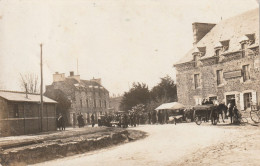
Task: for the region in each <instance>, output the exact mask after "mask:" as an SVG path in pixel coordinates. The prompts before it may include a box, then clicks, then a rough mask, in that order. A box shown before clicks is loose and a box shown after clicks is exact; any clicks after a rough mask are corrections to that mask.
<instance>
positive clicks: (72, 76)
mask: <svg viewBox="0 0 260 166" xmlns="http://www.w3.org/2000/svg"><path fill="white" fill-rule="evenodd" d="M69 78H74V79H75V80H77V81H78V82H80V75H74V71H70V76H69Z"/></svg>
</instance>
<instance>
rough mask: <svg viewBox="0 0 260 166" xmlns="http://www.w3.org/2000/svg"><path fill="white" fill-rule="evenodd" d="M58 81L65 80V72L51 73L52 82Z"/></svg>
mask: <svg viewBox="0 0 260 166" xmlns="http://www.w3.org/2000/svg"><path fill="white" fill-rule="evenodd" d="M59 81H65V74H64V73H59V72H55V74H53V82H59Z"/></svg>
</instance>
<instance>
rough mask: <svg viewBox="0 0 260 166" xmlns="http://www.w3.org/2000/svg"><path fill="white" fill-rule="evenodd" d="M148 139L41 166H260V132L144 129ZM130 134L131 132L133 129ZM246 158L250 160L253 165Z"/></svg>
mask: <svg viewBox="0 0 260 166" xmlns="http://www.w3.org/2000/svg"><path fill="white" fill-rule="evenodd" d="M133 129H137V130H141V131H144V132H147V134H148V135H149V136H148V137H146V138H145V139H141V140H137V141H134V142H129V143H126V144H121V145H119V146H113V147H109V148H106V149H101V150H96V151H91V152H87V153H84V154H80V155H76V156H71V157H65V158H62V159H57V160H52V161H48V162H44V163H39V164H36V165H38V166H41V165H44V166H52V165H53V166H54V165H55V166H59V165H60V166H73V165H75V166H80V165H91V166H101V165H102V166H103V165H106V166H112V165H113V166H122V165H124V166H132V165H133V166H139V165H140V166H142V165H143V166H146V165H148V166H158V165H160V166H164V165H165V166H168V165H248V163H249V165H259V163H260V161H259V160H260V155H259V154H260V128H259V127H256V126H251V125H246V126H231V125H227V124H226V125H225V124H222V125H217V126H213V125H209V124H208V123H202V124H201V125H200V126H198V125H196V124H195V123H182V124H177V125H173V124H167V125H142V126H138V127H136V128H133ZM130 130H131V128H130ZM247 157H250V162H249V161H248V159H247Z"/></svg>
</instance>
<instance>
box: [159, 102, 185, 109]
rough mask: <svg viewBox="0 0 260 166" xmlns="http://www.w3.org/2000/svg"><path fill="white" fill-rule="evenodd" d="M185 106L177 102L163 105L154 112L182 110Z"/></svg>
mask: <svg viewBox="0 0 260 166" xmlns="http://www.w3.org/2000/svg"><path fill="white" fill-rule="evenodd" d="M184 108H185V106H184V105H183V104H181V103H178V102H172V103H164V104H162V105H160V106H159V107H157V108H156V109H155V110H178V109H184Z"/></svg>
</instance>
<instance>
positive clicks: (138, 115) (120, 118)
mask: <svg viewBox="0 0 260 166" xmlns="http://www.w3.org/2000/svg"><path fill="white" fill-rule="evenodd" d="M208 104H212V105H214V109H212V110H210V112H206V115H205V119H204V121H207V122H208V121H209V120H210V119H211V121H213V120H212V118H216V119H217V120H218V122H219V119H220V115H221V117H222V120H223V122H225V119H228V118H230V122H231V123H233V124H236V123H239V118H241V114H240V112H239V110H238V109H237V107H236V106H235V105H234V104H232V103H231V102H230V103H228V105H225V104H224V103H220V104H219V103H218V102H217V101H212V100H210V101H208V100H207V99H204V100H203V101H202V105H208ZM175 113H176V112H174V111H166V110H158V111H156V110H153V111H149V112H136V111H129V112H120V113H113V114H107V113H105V114H104V115H101V116H99V117H98V121H97V122H98V126H107V127H112V126H119V127H123V128H127V127H129V126H132V127H136V126H138V125H140V124H168V123H169V117H170V116H173V117H175V115H176V114H175ZM174 114H175V115H174ZM179 115H183V116H182V118H181V119H183V120H184V119H185V120H186V119H190V121H193V119H194V110H192V109H191V110H185V111H184V110H180V112H179ZM88 121H90V123H91V125H92V127H94V126H95V116H94V114H92V115H91V116H90V120H88ZM176 121H177V119H176V118H174V120H173V122H174V123H175V124H176ZM85 122H86V121H85V119H84V117H83V115H82V114H81V113H78V114H77V117H76V119H73V127H75V126H76V124H77V125H78V127H79V128H81V127H84V126H85ZM57 126H58V128H59V130H65V119H64V117H63V116H62V114H59V116H58V118H57Z"/></svg>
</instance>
